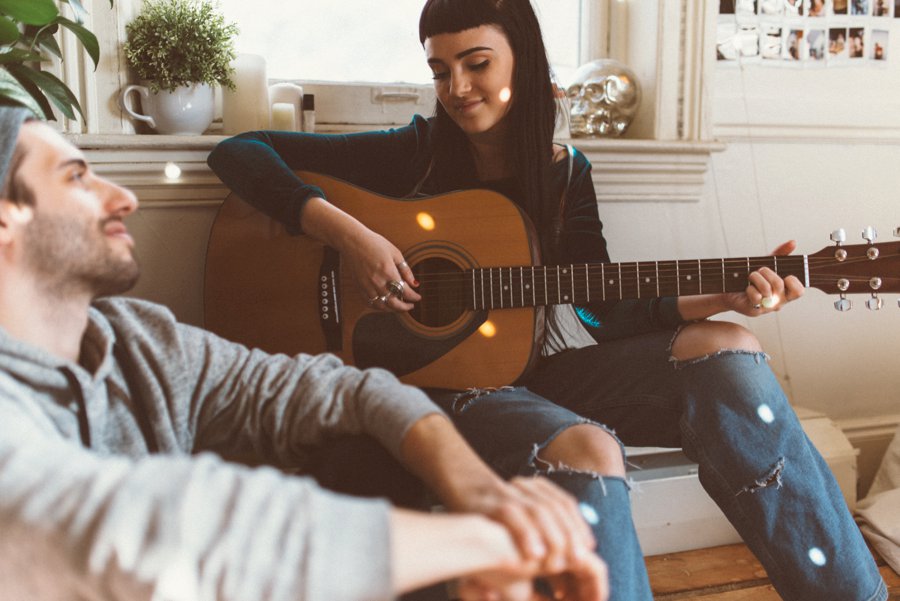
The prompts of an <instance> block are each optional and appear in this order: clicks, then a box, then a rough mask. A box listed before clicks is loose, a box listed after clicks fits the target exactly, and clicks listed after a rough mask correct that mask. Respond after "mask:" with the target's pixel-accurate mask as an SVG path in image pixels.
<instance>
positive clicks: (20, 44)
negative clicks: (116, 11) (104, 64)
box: [0, 0, 113, 119]
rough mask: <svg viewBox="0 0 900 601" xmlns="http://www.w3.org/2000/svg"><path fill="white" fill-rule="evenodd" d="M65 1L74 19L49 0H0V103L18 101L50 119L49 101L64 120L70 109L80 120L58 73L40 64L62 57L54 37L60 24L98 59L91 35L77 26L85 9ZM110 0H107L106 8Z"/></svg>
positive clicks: (73, 0)
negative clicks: (45, 69) (66, 15)
mask: <svg viewBox="0 0 900 601" xmlns="http://www.w3.org/2000/svg"><path fill="white" fill-rule="evenodd" d="M61 1H62V2H63V3H65V4H68V5H69V6H70V7H71V8H72V11H73V13H74V16H75V20H74V21H73V20H72V19H69V18H66V17H64V16H62V15H61V14H60V13H59V8H58V7H57V5H56V3H55V2H54V1H53V0H0V105H11V104H14V105H20V106H24V107H26V108H29V109H31V110H32V111H33V112H34V113H35V114H36V115H41V114H43V115H44V117H46V118H47V119H55V116H54V115H53V109H52V106H51V103H52V105H55V106H56V107H57V108H58V109H59V110H60V112H62V113H63V114H64V115H65V116H66V117H68V118H69V119H74V118H75V111H78V113H79V114H80V115H81V118H82V119H84V113H83V112H82V110H81V105H80V104H78V99H77V98H75V95H74V94H73V93H72V91H71V90H70V89H69V87H68V86H67V85H66V84H65V83H63V82H62V81H61V80H60V79H59V78H58V77H56V76H55V75H53V74H52V73H49V72H47V71H44V70H42V69H41V64H42V63H46V62H49V61H50V60H51V55H52V56H56V57H59V58H60V59H62V51H61V50H60V47H59V43H57V41H56V37H55V36H56V34H57V32H59V29H60V27H64V28H66V29H68V30H69V31H71V32H72V33H73V34H75V37H76V38H78V40H79V41H80V42H81V45H82V46H84V49H85V50H86V51H87V53H88V56H90V57H91V60H92V61H93V62H94V68H95V69H96V68H97V63H98V61H99V60H100V44H99V43H98V42H97V38H96V36H94V34H93V33H91V32H90V31H89V30H88V29H87V28H85V27H84V25H82V23H84V17H85V15H86V14H87V12H86V11H85V10H84V6H83V4H82V2H81V0H61ZM112 5H113V0H109V6H110V8H112Z"/></svg>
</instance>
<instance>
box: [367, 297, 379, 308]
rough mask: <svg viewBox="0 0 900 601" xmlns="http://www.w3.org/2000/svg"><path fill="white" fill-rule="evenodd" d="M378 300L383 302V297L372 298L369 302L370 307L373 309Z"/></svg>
mask: <svg viewBox="0 0 900 601" xmlns="http://www.w3.org/2000/svg"><path fill="white" fill-rule="evenodd" d="M377 300H381V295H376V296H373V297H372V298H370V299H369V301H368V305H369V306H370V307H371V306H372V305H374V304H375V301H377Z"/></svg>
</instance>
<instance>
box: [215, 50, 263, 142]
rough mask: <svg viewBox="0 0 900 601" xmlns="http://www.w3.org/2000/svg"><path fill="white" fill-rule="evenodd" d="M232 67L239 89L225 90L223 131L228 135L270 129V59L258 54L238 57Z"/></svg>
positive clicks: (236, 87)
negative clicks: (267, 63)
mask: <svg viewBox="0 0 900 601" xmlns="http://www.w3.org/2000/svg"><path fill="white" fill-rule="evenodd" d="M232 66H233V67H234V76H233V79H234V84H235V89H234V90H228V89H224V90H223V93H222V128H223V129H224V131H225V133H228V134H239V133H241V132H245V131H253V130H258V129H266V128H268V127H269V88H268V81H267V79H266V59H264V58H263V57H262V56H259V55H257V54H238V55H237V57H236V58H235V59H234V61H233V62H232Z"/></svg>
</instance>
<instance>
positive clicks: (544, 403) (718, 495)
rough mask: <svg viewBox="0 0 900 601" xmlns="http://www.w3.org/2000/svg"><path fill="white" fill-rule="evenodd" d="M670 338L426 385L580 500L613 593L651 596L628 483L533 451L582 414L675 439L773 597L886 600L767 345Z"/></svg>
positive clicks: (666, 442) (525, 470) (657, 442)
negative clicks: (480, 385)
mask: <svg viewBox="0 0 900 601" xmlns="http://www.w3.org/2000/svg"><path fill="white" fill-rule="evenodd" d="M673 336H674V333H673V332H672V331H663V332H655V333H650V334H645V335H641V336H635V337H631V338H625V339H620V340H614V341H609V342H604V343H603V344H600V345H597V346H592V347H587V348H584V349H578V350H570V351H566V352H564V353H561V354H558V355H555V356H553V357H550V358H547V359H545V360H543V361H542V362H541V364H540V365H539V366H538V367H537V369H536V370H534V371H533V372H532V373H530V374H529V376H528V377H527V378H526V379H525V380H524V381H523V382H521V383H520V384H521V385H520V386H517V387H505V388H501V389H497V390H495V391H468V392H463V393H459V392H450V391H431V395H432V398H434V399H435V401H436V402H438V404H440V405H441V406H442V407H443V408H444V410H445V411H447V413H448V415H450V416H451V417H452V418H453V420H454V422H455V423H456V425H457V427H458V428H459V429H460V431H461V432H462V433H463V435H464V436H465V437H466V438H467V440H468V441H469V443H470V444H471V445H472V446H473V447H474V448H475V449H476V451H478V453H479V454H480V455H481V456H482V457H483V458H484V459H485V460H486V461H487V462H488V463H489V464H491V465H492V466H493V467H494V468H495V469H496V470H498V472H499V473H500V474H501V475H503V476H506V477H511V476H513V475H522V474H545V475H547V476H548V477H549V478H551V479H552V480H554V481H555V482H556V483H557V484H559V485H560V486H562V487H563V488H565V489H566V490H568V491H570V492H571V493H572V494H574V495H575V496H576V497H577V498H578V499H579V501H580V502H581V503H582V505H583V507H585V509H586V511H587V513H586V517H588V518H590V519H589V521H590V522H592V527H593V530H594V534H595V537H596V539H597V541H598V552H599V553H600V555H601V556H602V557H603V559H604V560H605V561H606V562H607V564H608V565H609V569H610V584H611V595H612V596H611V599H613V600H614V601H626V600H628V601H631V600H644V599H651V598H652V595H651V593H650V588H649V585H648V582H647V575H646V570H645V568H644V563H643V558H642V554H641V551H640V546H639V543H638V540H637V535H636V533H635V530H634V525H633V523H632V519H631V513H630V508H629V497H628V486H627V483H626V482H624V481H623V480H622V479H620V478H615V477H602V476H599V475H597V474H589V473H584V472H577V471H574V470H569V469H566V468H565V467H558V466H557V468H554V466H549V465H547V464H545V463H544V462H542V461H541V460H540V458H539V457H538V454H539V452H540V450H541V449H542V448H543V447H545V446H546V445H548V444H549V443H550V442H551V441H552V440H553V439H554V437H556V436H557V435H558V434H559V433H561V432H563V431H564V430H565V429H566V428H569V427H571V426H573V425H576V424H580V423H585V421H589V422H592V423H595V424H597V425H601V424H602V425H601V427H604V428H607V429H608V430H609V431H614V432H615V433H616V435H617V436H618V438H619V439H620V440H621V441H622V442H623V443H624V444H625V445H629V446H668V447H682V448H683V449H684V452H685V454H686V455H687V456H688V457H689V458H690V459H692V460H693V461H696V462H697V463H698V464H699V476H700V482H701V484H702V485H703V487H704V488H705V490H706V491H707V493H708V494H709V495H710V497H712V499H713V500H714V501H715V502H716V503H717V504H718V505H719V507H720V508H721V509H722V511H723V512H724V514H725V515H726V516H727V517H728V519H729V520H730V521H731V523H732V524H733V525H734V527H735V529H736V530H737V531H738V532H739V533H740V534H741V536H742V537H743V539H744V541H745V542H746V543H747V545H748V546H749V547H750V549H752V551H753V552H754V553H755V554H756V556H757V558H758V559H759V560H760V562H761V563H762V564H763V566H765V568H766V571H767V572H768V575H769V578H770V579H771V581H772V583H773V585H774V586H775V588H776V589H777V591H778V592H779V594H780V595H781V596H782V598H784V599H786V600H789V601H792V600H797V601H801V600H802V601H827V600H835V601H838V600H840V601H857V600H858V601H863V600H865V601H870V600H873V601H875V600H877V601H883V600H884V599H886V598H887V588H886V586H885V584H884V581H883V580H882V579H881V576H880V574H879V573H878V570H877V568H876V566H875V562H874V560H873V559H872V556H871V554H870V553H869V551H868V549H867V547H866V545H865V543H864V541H863V539H862V536H861V535H860V533H859V530H858V529H857V527H856V525H855V524H854V522H853V519H852V517H851V516H850V513H849V511H848V509H847V507H846V504H845V503H844V499H843V496H842V494H841V491H840V489H839V487H838V486H837V483H836V482H835V480H834V477H833V476H832V474H831V471H830V470H829V468H828V466H827V464H826V463H825V461H824V460H823V459H822V457H821V456H820V455H819V453H818V451H816V449H815V448H814V446H813V445H812V443H811V442H810V441H809V439H808V438H807V437H806V435H805V434H804V432H803V430H802V428H801V426H800V423H799V420H798V419H797V417H796V415H795V414H794V412H793V410H792V409H791V408H790V406H789V405H788V402H787V399H786V398H785V396H784V393H783V392H782V390H781V387H780V386H779V384H778V381H777V380H776V378H775V376H774V374H773V373H772V371H771V370H770V369H769V367H768V364H767V361H766V357H765V355H763V354H760V353H749V352H742V351H728V350H726V351H723V352H720V353H716V354H714V355H711V356H709V357H703V358H699V359H694V360H690V361H676V360H674V359H673V358H672V357H671V351H670V346H671V342H672V340H673ZM547 399H550V400H552V401H553V402H550V400H547Z"/></svg>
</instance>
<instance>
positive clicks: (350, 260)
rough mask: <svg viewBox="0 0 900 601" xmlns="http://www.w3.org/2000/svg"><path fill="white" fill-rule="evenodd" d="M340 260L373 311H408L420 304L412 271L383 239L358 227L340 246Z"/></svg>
mask: <svg viewBox="0 0 900 601" xmlns="http://www.w3.org/2000/svg"><path fill="white" fill-rule="evenodd" d="M340 251H341V259H342V261H343V263H344V265H345V266H346V268H347V269H348V271H349V272H350V273H352V274H353V278H354V279H355V280H356V283H357V285H358V286H359V289H360V291H361V294H362V295H363V296H364V297H365V300H366V302H367V303H368V304H369V306H370V307H372V308H373V309H378V310H380V311H409V310H410V309H412V308H413V303H415V302H418V301H420V300H422V297H421V296H420V295H419V293H418V292H416V291H415V288H416V287H418V285H419V282H417V281H416V277H415V275H413V272H412V269H411V268H410V267H409V265H408V264H407V263H406V261H405V260H404V259H403V254H402V253H401V252H400V250H399V249H398V248H397V247H396V246H394V245H393V244H391V243H390V242H389V241H388V240H387V239H386V238H385V237H384V236H381V235H380V234H377V233H376V232H373V231H372V230H370V229H368V228H366V227H361V228H359V229H358V230H357V231H356V232H354V234H353V236H351V237H349V238H348V239H347V241H346V242H345V244H343V245H342V247H341V249H340Z"/></svg>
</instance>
